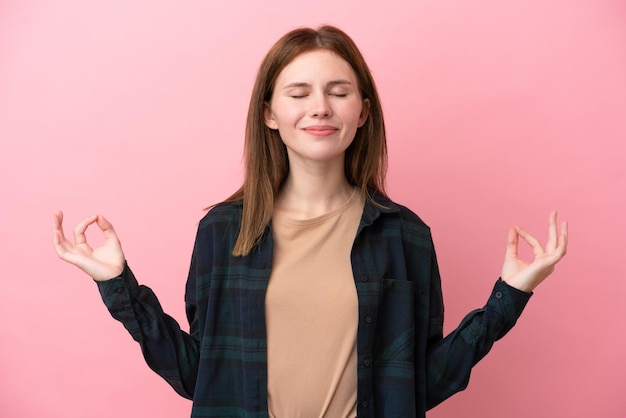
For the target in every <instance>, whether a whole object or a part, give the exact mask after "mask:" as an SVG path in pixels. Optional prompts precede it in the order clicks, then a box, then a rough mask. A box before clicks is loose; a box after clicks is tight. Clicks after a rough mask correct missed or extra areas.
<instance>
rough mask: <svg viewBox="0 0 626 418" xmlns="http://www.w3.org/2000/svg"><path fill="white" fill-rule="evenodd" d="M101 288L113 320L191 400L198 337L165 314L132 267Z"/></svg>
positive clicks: (165, 376)
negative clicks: (116, 321)
mask: <svg viewBox="0 0 626 418" xmlns="http://www.w3.org/2000/svg"><path fill="white" fill-rule="evenodd" d="M97 285H98V289H99V291H100V295H101V296H102V300H103V301H104V304H105V305H106V307H107V309H108V310H109V312H110V313H111V315H112V316H113V318H115V319H117V320H118V321H120V322H121V323H122V324H123V325H124V327H125V328H126V330H127V331H128V332H129V333H130V335H131V336H132V337H133V339H134V340H135V341H137V342H138V343H139V345H140V346H141V351H142V353H143V356H144V358H145V360H146V362H147V363H148V366H150V368H151V369H152V370H154V371H155V372H156V373H157V374H159V375H160V376H161V377H163V378H164V379H165V380H166V381H167V382H168V383H169V384H170V385H171V386H172V387H173V388H174V390H176V392H178V393H179V394H180V395H182V396H184V397H186V398H188V399H191V398H192V396H193V392H194V387H195V382H196V376H197V370H198V360H199V341H198V337H197V335H193V333H192V335H190V334H188V333H186V332H184V331H182V330H181V329H180V326H179V325H178V323H177V322H176V320H174V319H173V318H172V317H170V316H168V315H167V314H165V313H164V312H163V309H162V308H161V304H160V303H159V301H158V299H157V297H156V295H155V294H154V292H153V291H152V290H151V289H150V288H148V287H146V286H142V285H139V284H138V283H137V280H136V279H135V276H134V275H133V273H132V271H131V270H130V268H129V267H128V265H125V267H124V271H123V272H122V274H121V275H120V276H119V277H116V278H113V279H111V280H106V281H100V282H97ZM187 308H188V309H189V308H190V307H189V306H188V307H187Z"/></svg>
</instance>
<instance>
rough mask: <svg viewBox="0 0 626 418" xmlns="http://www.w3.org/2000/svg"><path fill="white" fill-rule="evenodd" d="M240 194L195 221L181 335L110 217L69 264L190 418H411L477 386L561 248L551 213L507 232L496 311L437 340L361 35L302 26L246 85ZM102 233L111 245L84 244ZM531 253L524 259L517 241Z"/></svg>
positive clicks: (68, 248) (432, 295) (419, 233)
mask: <svg viewBox="0 0 626 418" xmlns="http://www.w3.org/2000/svg"><path fill="white" fill-rule="evenodd" d="M245 158H246V173H245V181H244V184H243V186H242V187H241V188H240V189H239V190H238V191H237V192H236V193H235V194H233V196H231V197H230V198H229V199H227V200H226V201H225V202H223V203H221V204H218V205H216V206H215V207H213V208H212V209H211V210H210V211H209V212H208V213H207V214H206V216H205V217H204V218H203V219H202V220H201V222H200V225H199V228H198V234H197V237H196V243H195V246H194V250H193V254H192V260H191V268H190V272H189V277H188V281H187V287H186V298H185V299H186V307H187V316H188V320H189V323H190V331H189V333H186V332H184V331H182V330H181V329H180V328H179V325H178V324H177V323H176V322H175V321H174V320H173V319H172V318H171V317H169V316H167V315H166V314H165V313H163V311H162V310H161V307H160V305H159V303H158V301H157V299H156V297H155V295H154V294H153V292H152V291H151V290H150V289H149V288H147V287H145V286H140V285H138V283H137V281H136V280H135V278H134V276H133V274H132V272H131V270H130V269H129V268H128V265H127V264H126V262H125V260H126V259H125V256H124V254H123V252H122V248H121V245H120V241H119V239H118V237H117V234H116V233H115V231H114V230H113V227H112V226H111V224H110V223H109V222H108V221H107V220H106V219H105V218H104V217H102V216H100V215H95V216H91V217H89V218H86V219H84V220H83V221H82V222H81V223H80V224H79V225H78V226H77V227H76V228H75V230H74V242H73V243H72V242H70V241H69V240H68V239H66V238H65V236H64V234H63V229H62V221H63V215H62V213H61V212H59V213H57V214H56V215H54V217H53V233H54V245H55V248H56V251H57V254H58V255H59V257H60V258H61V259H63V260H65V261H67V262H70V263H72V264H74V265H76V266H78V267H79V268H81V269H82V270H84V271H85V272H86V273H87V274H89V275H90V276H91V277H92V278H94V279H95V280H96V281H97V283H98V288H99V290H100V293H101V295H102V298H103V300H104V303H105V304H106V306H107V308H108V309H109V311H110V312H111V314H112V315H113V317H114V318H116V319H117V320H119V321H121V322H122V323H123V324H124V326H125V327H126V329H127V330H128V331H129V332H130V334H131V335H132V337H133V338H134V339H135V340H136V341H137V342H139V344H140V345H141V348H142V351H143V354H144V357H145V359H146V361H147V363H148V364H149V366H150V367H151V368H152V369H153V370H155V371H156V372H157V373H158V374H160V375H161V376H162V377H163V378H164V379H165V380H167V382H168V383H169V384H170V385H172V387H173V388H174V389H175V390H176V391H177V392H178V393H180V394H181V395H182V396H185V397H188V398H190V399H193V408H192V417H266V416H271V417H280V418H283V417H289V418H293V417H307V418H308V417H355V416H358V417H361V418H364V417H396V418H397V417H416V416H421V417H423V416H424V415H425V411H426V410H427V409H429V408H431V407H433V406H435V405H437V404H438V403H440V402H441V401H443V400H444V399H446V398H448V397H449V396H451V395H452V394H454V393H455V392H457V391H460V390H462V389H464V388H465V387H466V385H467V383H468V379H469V376H470V371H471V368H472V366H473V365H474V364H476V363H477V362H478V361H479V360H480V359H481V358H482V357H483V356H484V355H485V354H487V352H488V351H489V349H490V348H491V346H492V345H493V343H494V342H495V341H496V340H498V339H499V338H501V337H502V336H504V335H505V334H506V333H507V332H508V331H509V330H510V329H511V327H512V326H513V325H514V324H515V322H516V320H517V318H518V317H519V315H520V314H521V312H522V310H523V308H524V306H525V304H526V302H527V301H528V299H529V297H530V295H531V292H532V290H533V289H534V288H535V287H536V286H537V285H538V284H540V283H541V281H543V280H544V279H545V278H546V277H547V276H548V275H549V274H550V273H551V272H552V271H553V269H554V266H555V264H556V263H557V262H558V261H559V260H560V259H561V258H562V257H563V256H564V255H565V251H566V246H567V225H566V224H565V223H563V224H562V225H561V232H560V233H559V231H558V228H557V225H556V213H552V214H551V215H550V220H549V238H548V242H547V245H546V246H545V247H544V246H542V244H541V243H540V242H539V241H538V240H536V239H535V238H533V237H532V236H531V235H529V234H528V233H527V232H525V231H523V230H521V229H519V228H512V229H511V230H510V231H509V236H508V243H507V251H506V256H505V260H504V265H503V268H502V272H501V278H500V279H498V281H497V282H496V283H495V286H494V289H493V292H492V293H491V296H490V297H489V299H488V301H487V304H486V305H485V306H484V307H483V308H482V309H478V310H475V311H472V312H471V313H470V314H468V315H467V316H466V317H465V319H464V320H463V321H462V322H461V324H460V325H459V327H458V328H457V329H456V330H455V331H454V332H452V333H451V334H450V335H448V336H447V337H446V338H443V335H442V328H443V302H442V295H441V283H440V278H439V271H438V268H437V260H436V257H435V251H434V248H433V243H432V239H431V234H430V230H429V228H428V226H427V225H425V224H424V223H423V222H422V221H421V220H420V218H418V217H417V216H416V215H415V214H414V213H412V212H411V211H410V210H408V209H407V208H405V207H403V206H401V205H398V204H396V203H394V202H392V201H391V200H390V199H389V198H388V197H387V196H386V194H385V189H384V179H385V166H386V140H385V128H384V122H383V116H382V110H381V105H380V100H379V98H378V94H377V92H376V88H375V85H374V82H373V80H372V77H371V74H370V72H369V70H368V68H367V65H366V63H365V61H364V60H363V57H362V56H361V54H360V52H359V51H358V49H357V47H356V46H355V45H354V43H353V42H352V40H351V39H350V38H349V37H348V36H347V35H346V34H344V33H343V32H341V31H340V30H338V29H337V28H334V27H329V26H325V27H321V28H319V29H318V30H313V29H297V30H294V31H292V32H290V33H288V34H286V35H285V36H284V37H283V38H281V39H280V40H279V41H278V42H277V43H276V44H275V45H274V46H273V47H272V48H271V50H270V51H269V53H268V54H267V56H266V57H265V59H264V61H263V63H262V64H261V68H260V70H259V73H258V76H257V80H256V83H255V86H254V90H253V92H252V99H251V102H250V108H249V113H248V120H247V129H246V142H245ZM94 223H95V224H96V225H97V226H98V227H99V228H100V229H101V230H102V233H103V234H104V237H105V239H106V241H105V243H104V245H102V246H101V247H98V248H91V247H90V246H89V244H88V243H87V241H86V238H85V231H86V229H87V228H88V227H89V226H90V225H92V224H94ZM520 237H521V238H522V239H523V240H525V241H526V242H527V243H528V244H529V245H530V246H531V247H532V249H533V251H534V260H533V261H532V262H530V263H526V262H524V261H522V260H521V259H519V258H518V256H517V247H518V240H519V238H520Z"/></svg>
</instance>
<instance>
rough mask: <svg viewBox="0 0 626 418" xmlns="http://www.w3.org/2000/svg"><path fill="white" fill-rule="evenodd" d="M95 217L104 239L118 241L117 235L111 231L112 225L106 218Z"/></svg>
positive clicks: (113, 230)
mask: <svg viewBox="0 0 626 418" xmlns="http://www.w3.org/2000/svg"><path fill="white" fill-rule="evenodd" d="M97 217H98V218H97V224H98V227H99V228H100V230H101V231H102V234H103V235H104V238H105V239H107V240H109V239H114V240H118V238H117V234H116V233H115V229H113V225H111V222H109V221H107V220H106V218H105V217H104V216H102V215H97ZM118 241H119V240H118Z"/></svg>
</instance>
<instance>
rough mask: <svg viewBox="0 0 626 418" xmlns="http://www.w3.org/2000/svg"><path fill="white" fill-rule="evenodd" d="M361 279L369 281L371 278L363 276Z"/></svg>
mask: <svg viewBox="0 0 626 418" xmlns="http://www.w3.org/2000/svg"><path fill="white" fill-rule="evenodd" d="M361 281H362V282H367V281H369V279H368V278H367V277H366V276H363V277H361Z"/></svg>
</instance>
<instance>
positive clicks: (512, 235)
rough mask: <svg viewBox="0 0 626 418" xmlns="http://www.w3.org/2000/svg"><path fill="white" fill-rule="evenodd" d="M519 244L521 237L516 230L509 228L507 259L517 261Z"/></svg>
mask: <svg viewBox="0 0 626 418" xmlns="http://www.w3.org/2000/svg"><path fill="white" fill-rule="evenodd" d="M518 242H519V235H518V234H517V230H516V229H515V228H509V234H508V236H507V240H506V257H507V258H514V259H517V258H518V255H517V246H518Z"/></svg>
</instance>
